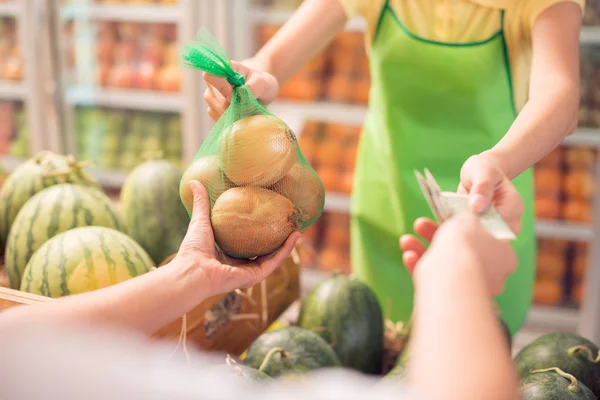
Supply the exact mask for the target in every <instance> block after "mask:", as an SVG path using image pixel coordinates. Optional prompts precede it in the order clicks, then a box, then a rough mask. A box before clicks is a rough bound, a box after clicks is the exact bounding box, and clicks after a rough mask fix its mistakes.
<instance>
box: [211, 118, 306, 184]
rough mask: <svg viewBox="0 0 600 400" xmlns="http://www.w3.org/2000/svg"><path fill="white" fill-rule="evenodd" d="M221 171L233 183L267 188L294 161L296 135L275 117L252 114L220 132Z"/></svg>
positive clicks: (279, 177)
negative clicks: (221, 137) (221, 138)
mask: <svg viewBox="0 0 600 400" xmlns="http://www.w3.org/2000/svg"><path fill="white" fill-rule="evenodd" d="M221 143H222V148H221V160H222V162H223V172H225V174H226V175H227V177H228V178H229V179H230V180H231V181H232V182H233V183H235V184H236V185H237V186H245V185H251V186H262V187H269V186H270V185H273V184H274V183H275V182H277V181H279V180H280V179H281V178H283V176H284V175H285V174H286V173H287V172H288V171H289V170H290V168H292V165H294V163H295V162H296V161H297V160H298V143H297V141H296V136H295V135H294V133H293V132H292V131H291V130H290V129H289V128H288V127H287V125H286V124H285V123H284V122H283V121H281V120H280V119H279V118H277V117H274V116H271V115H254V116H251V117H246V118H242V119H240V120H238V121H236V122H235V123H234V124H233V125H232V126H231V128H228V129H226V130H225V131H224V134H223V140H222V142H221Z"/></svg>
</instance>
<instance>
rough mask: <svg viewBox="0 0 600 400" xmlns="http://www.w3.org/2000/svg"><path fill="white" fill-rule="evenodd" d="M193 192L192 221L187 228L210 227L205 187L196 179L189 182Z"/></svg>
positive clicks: (208, 202) (208, 204) (208, 205)
mask: <svg viewBox="0 0 600 400" xmlns="http://www.w3.org/2000/svg"><path fill="white" fill-rule="evenodd" d="M189 185H190V189H191V190H192V193H193V194H194V203H193V206H192V221H191V222H190V227H189V230H197V229H199V228H205V227H210V201H209V197H208V192H207V191H206V188H205V187H204V186H203V185H202V184H201V183H200V182H198V181H190V182H189Z"/></svg>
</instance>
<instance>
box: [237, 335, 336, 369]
mask: <svg viewBox="0 0 600 400" xmlns="http://www.w3.org/2000/svg"><path fill="white" fill-rule="evenodd" d="M244 364H245V365H247V366H250V367H252V368H257V369H258V370H259V371H261V372H264V373H265V374H267V375H269V376H270V377H278V376H286V375H297V374H304V373H307V372H310V371H312V370H315V369H318V368H327V367H339V366H341V364H340V360H339V358H338V357H337V356H336V355H335V352H334V351H333V350H331V348H330V347H329V345H328V344H327V342H326V341H325V340H323V338H321V337H320V336H319V335H317V334H316V333H314V332H312V331H309V330H307V329H302V328H299V327H297V326H290V327H286V328H280V329H277V330H274V331H271V332H266V333H263V334H262V335H260V336H259V337H258V338H257V339H256V340H255V341H254V342H253V343H252V344H251V345H250V347H249V348H248V353H247V355H246V358H245V359H244Z"/></svg>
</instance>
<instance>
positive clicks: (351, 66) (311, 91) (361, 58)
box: [256, 25, 371, 105]
mask: <svg viewBox="0 0 600 400" xmlns="http://www.w3.org/2000/svg"><path fill="white" fill-rule="evenodd" d="M279 28H280V27H279V26H271V25H260V26H259V27H258V32H257V36H258V40H257V43H258V46H259V47H260V46H262V45H263V44H265V43H266V42H267V41H268V40H269V39H270V38H271V37H272V36H273V35H274V34H275V33H276V32H277V30H278V29H279ZM256 50H258V49H256ZM370 88H371V78H370V74H369V61H368V58H367V54H366V50H365V44H364V35H363V34H362V33H355V32H344V33H341V34H340V35H338V36H337V37H336V39H335V40H334V41H333V43H332V44H331V45H330V46H329V47H327V48H326V49H325V50H323V51H322V52H321V53H319V54H318V55H317V56H316V57H315V58H314V59H312V60H311V61H310V62H309V63H308V64H306V65H305V66H304V67H303V69H302V70H301V71H300V72H299V73H297V74H296V75H294V76H293V77H292V78H290V79H289V80H288V81H287V82H286V83H285V84H284V85H283V86H282V87H281V90H280V92H279V95H280V97H281V98H284V99H291V100H300V101H317V100H324V101H331V102H335V103H344V104H361V105H366V104H367V103H368V101H369V90H370Z"/></svg>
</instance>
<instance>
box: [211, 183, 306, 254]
mask: <svg viewBox="0 0 600 400" xmlns="http://www.w3.org/2000/svg"><path fill="white" fill-rule="evenodd" d="M210 219H211V222H212V227H213V231H214V234H215V241H216V242H217V244H218V245H219V247H220V248H221V250H223V252H224V253H225V254H227V255H229V256H232V257H237V258H252V257H258V256H262V255H266V254H270V253H272V252H273V251H275V250H277V249H278V248H279V247H281V246H282V245H283V243H284V242H285V240H286V239H287V238H288V236H289V235H290V234H291V233H292V232H294V230H296V229H297V226H298V224H297V220H296V213H295V210H294V205H293V204H292V202H291V201H290V200H288V199H287V198H285V197H283V196H281V195H280V194H277V193H275V192H273V191H271V190H268V189H263V188H260V187H255V186H247V187H235V188H233V189H229V190H228V191H226V192H225V193H223V194H222V195H221V196H220V197H219V198H218V199H217V201H216V202H215V205H214V207H213V209H212V213H211V218H210Z"/></svg>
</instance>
